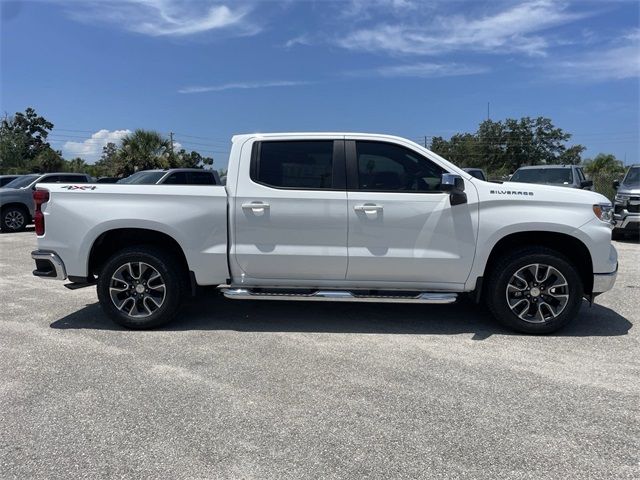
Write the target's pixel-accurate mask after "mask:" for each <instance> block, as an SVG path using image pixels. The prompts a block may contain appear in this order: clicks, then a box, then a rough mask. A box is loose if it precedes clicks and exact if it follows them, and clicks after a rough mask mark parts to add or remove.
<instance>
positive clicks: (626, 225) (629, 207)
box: [613, 165, 640, 237]
mask: <svg viewBox="0 0 640 480" xmlns="http://www.w3.org/2000/svg"><path fill="white" fill-rule="evenodd" d="M613 188H615V189H616V190H617V192H616V196H615V199H614V202H613V209H614V210H613V220H614V222H615V228H614V229H613V235H614V236H615V237H621V236H622V235H624V234H626V233H630V234H633V235H634V236H636V237H638V235H640V165H632V166H631V167H629V170H627V174H626V175H625V176H624V178H623V179H622V182H619V181H617V180H616V181H615V182H613Z"/></svg>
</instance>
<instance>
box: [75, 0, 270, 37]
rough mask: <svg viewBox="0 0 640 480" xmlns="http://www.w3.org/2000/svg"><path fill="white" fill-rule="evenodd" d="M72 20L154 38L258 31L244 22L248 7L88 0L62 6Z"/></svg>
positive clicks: (177, 0)
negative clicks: (107, 25) (65, 6)
mask: <svg viewBox="0 0 640 480" xmlns="http://www.w3.org/2000/svg"><path fill="white" fill-rule="evenodd" d="M65 3H67V9H68V11H69V13H70V15H71V16H72V18H74V19H76V20H79V21H83V22H88V23H98V22H106V23H110V24H113V25H115V26H116V27H120V28H123V29H125V30H130V31H132V32H136V33H141V34H144V35H149V36H153V37H159V36H175V37H179V36H187V35H193V34H197V33H202V32H207V31H210V30H220V29H227V30H231V31H232V32H233V33H235V34H238V35H250V34H255V33H257V32H259V31H260V28H259V27H257V26H256V25H253V24H251V23H250V22H249V21H248V20H247V15H248V14H249V13H250V12H251V8H250V7H249V6H247V5H241V6H232V7H229V6H227V5H224V4H219V3H218V4H215V5H211V3H209V2H202V1H188V0H187V1H185V0H102V1H96V0H91V1H87V2H65Z"/></svg>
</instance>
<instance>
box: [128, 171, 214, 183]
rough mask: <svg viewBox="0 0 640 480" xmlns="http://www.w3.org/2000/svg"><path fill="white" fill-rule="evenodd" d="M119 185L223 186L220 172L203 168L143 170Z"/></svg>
mask: <svg viewBox="0 0 640 480" xmlns="http://www.w3.org/2000/svg"><path fill="white" fill-rule="evenodd" d="M117 183H128V184H134V185H222V183H221V182H220V177H219V176H218V172H216V171H215V170H204V169H202V168H171V169H166V170H142V171H140V172H136V173H134V174H133V175H130V176H128V177H126V178H121V179H120V180H118V181H117Z"/></svg>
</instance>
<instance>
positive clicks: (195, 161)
mask: <svg viewBox="0 0 640 480" xmlns="http://www.w3.org/2000/svg"><path fill="white" fill-rule="evenodd" d="M207 165H213V158H211V157H203V156H202V155H201V154H200V153H198V152H196V151H191V152H187V151H186V150H185V149H184V148H183V149H181V150H180V151H179V152H178V153H177V154H176V162H175V165H172V166H175V167H182V168H204V167H205V166H207Z"/></svg>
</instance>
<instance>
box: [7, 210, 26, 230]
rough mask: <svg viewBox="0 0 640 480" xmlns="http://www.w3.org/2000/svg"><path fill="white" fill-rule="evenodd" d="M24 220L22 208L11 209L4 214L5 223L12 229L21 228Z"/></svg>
mask: <svg viewBox="0 0 640 480" xmlns="http://www.w3.org/2000/svg"><path fill="white" fill-rule="evenodd" d="M24 221H25V219H24V215H23V214H22V212H20V210H9V211H8V212H7V214H6V215H5V216H4V224H5V225H6V226H7V227H9V228H10V229H11V230H20V229H21V228H22V226H23V225H24Z"/></svg>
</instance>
